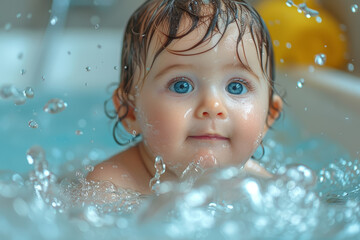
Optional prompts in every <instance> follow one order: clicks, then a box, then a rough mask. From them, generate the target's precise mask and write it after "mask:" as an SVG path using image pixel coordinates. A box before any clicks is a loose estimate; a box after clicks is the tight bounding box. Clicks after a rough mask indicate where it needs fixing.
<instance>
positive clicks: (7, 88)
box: [0, 85, 17, 99]
mask: <svg viewBox="0 0 360 240" xmlns="http://www.w3.org/2000/svg"><path fill="white" fill-rule="evenodd" d="M16 94H17V89H16V88H15V87H14V86H13V85H4V86H2V87H1V88H0V97H2V98H4V99H5V98H10V97H12V96H14V95H16Z"/></svg>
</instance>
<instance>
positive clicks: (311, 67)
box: [309, 65, 315, 73]
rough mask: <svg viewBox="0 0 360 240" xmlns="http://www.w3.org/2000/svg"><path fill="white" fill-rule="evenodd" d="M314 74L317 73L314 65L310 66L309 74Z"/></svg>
mask: <svg viewBox="0 0 360 240" xmlns="http://www.w3.org/2000/svg"><path fill="white" fill-rule="evenodd" d="M313 72H315V68H314V66H313V65H310V66H309V73H313Z"/></svg>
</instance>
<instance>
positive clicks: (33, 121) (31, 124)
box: [28, 120, 39, 128]
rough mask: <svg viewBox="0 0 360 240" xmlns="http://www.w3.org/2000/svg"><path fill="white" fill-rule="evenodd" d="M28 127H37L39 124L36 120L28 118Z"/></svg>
mask: <svg viewBox="0 0 360 240" xmlns="http://www.w3.org/2000/svg"><path fill="white" fill-rule="evenodd" d="M28 125H29V127H30V128H38V127H39V124H38V123H37V122H35V120H30V121H29V123H28Z"/></svg>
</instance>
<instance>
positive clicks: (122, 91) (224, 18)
mask: <svg viewBox="0 0 360 240" xmlns="http://www.w3.org/2000/svg"><path fill="white" fill-rule="evenodd" d="M184 18H186V19H187V20H189V21H187V22H186V23H187V25H188V26H187V28H186V29H185V30H180V25H181V24H182V22H181V20H183V19H184ZM232 23H236V25H237V29H238V31H239V35H238V38H237V48H236V49H237V56H238V60H239V62H240V63H241V65H242V66H243V67H245V68H246V69H248V70H249V71H251V68H250V67H249V66H248V65H247V63H246V62H243V61H241V60H240V55H239V51H238V47H239V44H240V43H241V40H242V38H243V36H244V34H245V33H248V32H249V33H250V34H251V37H252V39H253V41H254V43H255V47H256V50H257V54H258V57H259V61H260V63H261V64H260V65H261V68H262V72H263V74H264V76H265V77H266V79H267V80H268V84H269V86H270V87H269V89H270V90H269V91H270V99H269V102H270V105H272V104H273V102H272V96H273V94H274V91H275V88H274V80H275V66H274V53H273V47H272V42H271V38H270V34H269V32H268V30H267V27H266V26H265V24H264V22H263V20H262V18H261V17H260V15H259V14H258V12H257V11H256V10H255V9H254V8H253V7H252V6H251V5H250V4H249V3H247V2H246V1H245V0H147V1H145V2H144V3H143V4H142V5H141V6H140V7H139V8H138V9H137V10H136V11H135V12H134V13H133V14H132V16H131V17H130V19H129V21H128V23H127V26H126V29H125V34H124V39H123V47H122V54H121V73H120V84H119V85H118V89H117V90H116V91H114V94H116V96H115V97H118V98H119V102H120V103H121V105H120V107H119V109H116V112H115V113H114V114H108V116H109V117H111V115H112V117H113V118H117V121H116V123H115V125H114V129H113V136H114V139H115V141H116V142H117V143H118V144H120V145H126V144H127V143H128V142H125V143H122V142H121V141H119V140H118V139H117V138H118V137H119V136H118V134H117V133H116V132H117V131H116V129H117V128H118V125H119V123H121V121H122V120H123V119H124V118H125V117H126V116H127V114H128V110H129V104H131V101H132V100H133V99H131V98H129V96H130V93H131V91H132V89H133V87H134V84H137V82H136V83H134V82H135V81H139V79H135V77H134V76H135V71H138V70H140V72H141V73H145V74H140V76H145V77H144V78H146V72H148V70H149V69H151V67H152V65H153V64H154V62H155V60H156V58H157V57H158V56H159V55H160V54H161V53H162V51H164V50H167V51H170V52H171V53H173V54H177V55H185V56H188V55H190V54H186V52H187V51H189V50H192V49H195V48H196V47H198V46H200V45H201V44H202V43H204V42H206V41H208V40H209V38H211V37H212V36H213V35H214V34H217V33H220V35H221V37H220V39H219V41H220V40H221V39H222V37H223V35H224V33H225V32H226V30H227V28H228V27H229V25H230V24H232ZM199 26H206V28H205V31H204V35H203V36H202V38H201V39H200V40H199V41H198V42H195V43H194V45H193V46H192V47H190V48H188V49H183V50H176V51H175V50H170V49H169V45H170V44H171V43H172V42H173V41H174V40H178V39H181V38H183V37H185V36H187V35H189V34H190V33H192V32H193V31H194V30H196V29H197V28H198V27H199ZM159 33H160V34H161V35H162V37H164V38H165V41H162V42H161V43H160V44H157V45H156V47H157V49H156V51H155V54H154V57H153V59H152V61H151V63H148V62H147V60H148V59H147V56H148V54H149V50H150V44H151V42H152V41H153V40H154V37H155V38H156V37H158V35H157V34H159ZM217 43H218V42H217ZM217 43H216V44H215V45H214V46H211V47H210V48H209V49H208V50H206V51H209V50H211V49H212V48H214V47H215V46H216V45H217ZM242 47H244V46H242ZM206 51H204V52H206ZM244 51H245V49H244ZM201 53H203V52H199V53H196V54H201ZM119 112H122V113H123V114H122V115H121V116H119V115H118V113H119ZM268 114H270V109H269V111H268Z"/></svg>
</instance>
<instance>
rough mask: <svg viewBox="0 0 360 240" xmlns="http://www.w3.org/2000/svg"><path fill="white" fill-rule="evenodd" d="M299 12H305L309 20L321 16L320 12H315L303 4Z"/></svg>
mask: <svg viewBox="0 0 360 240" xmlns="http://www.w3.org/2000/svg"><path fill="white" fill-rule="evenodd" d="M298 11H299V12H300V13H301V12H304V14H305V16H306V17H307V18H311V17H316V16H318V15H319V12H318V11H316V10H314V9H311V8H309V7H308V6H307V5H306V3H301V4H299V5H298Z"/></svg>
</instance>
